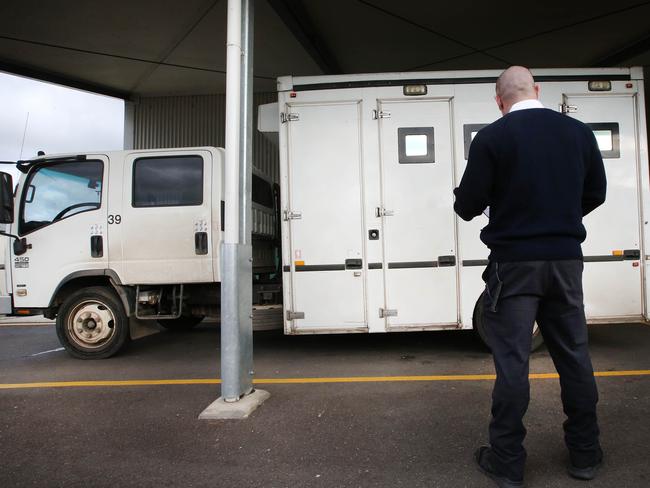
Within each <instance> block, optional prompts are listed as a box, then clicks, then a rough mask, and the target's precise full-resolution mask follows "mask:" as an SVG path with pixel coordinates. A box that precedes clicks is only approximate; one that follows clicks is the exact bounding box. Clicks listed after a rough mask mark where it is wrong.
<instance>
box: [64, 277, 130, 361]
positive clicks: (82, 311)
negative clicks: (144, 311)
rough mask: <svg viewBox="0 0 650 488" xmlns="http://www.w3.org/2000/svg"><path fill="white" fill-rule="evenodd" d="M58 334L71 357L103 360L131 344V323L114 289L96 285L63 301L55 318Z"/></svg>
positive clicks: (78, 291)
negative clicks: (129, 341) (129, 342)
mask: <svg viewBox="0 0 650 488" xmlns="http://www.w3.org/2000/svg"><path fill="white" fill-rule="evenodd" d="M56 333H57V335H58V336H59V341H61V344H62V345H63V347H65V349H66V350H67V351H68V353H69V354H70V355H72V356H74V357H76V358H79V359H104V358H108V357H111V356H113V355H114V354H116V353H117V352H118V351H119V350H120V349H122V347H123V346H124V345H125V344H126V343H127V342H128V340H129V320H128V318H127V316H126V313H125V312H124V307H123V305H122V302H121V301H120V299H119V298H118V296H117V295H116V294H115V293H114V292H113V291H112V290H110V289H107V288H104V287H100V286H93V287H89V288H83V289H81V290H77V291H75V292H74V293H72V294H71V295H69V296H68V297H67V298H66V299H65V300H64V302H63V303H62V304H61V307H60V308H59V313H58V314H57V317H56Z"/></svg>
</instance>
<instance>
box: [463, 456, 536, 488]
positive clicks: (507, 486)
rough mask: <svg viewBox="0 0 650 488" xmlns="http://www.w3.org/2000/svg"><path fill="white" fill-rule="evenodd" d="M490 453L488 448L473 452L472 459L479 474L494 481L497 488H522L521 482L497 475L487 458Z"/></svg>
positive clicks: (522, 483)
mask: <svg viewBox="0 0 650 488" xmlns="http://www.w3.org/2000/svg"><path fill="white" fill-rule="evenodd" d="M490 451H491V449H490V448H489V447H488V446H481V447H479V448H478V449H477V450H476V452H474V459H475V460H476V463H477V464H478V469H479V470H480V471H481V473H483V474H484V475H486V476H487V477H488V478H490V479H491V480H492V481H494V482H495V483H496V484H497V486H498V487H499V488H522V487H523V486H524V482H523V481H515V480H511V479H510V478H507V477H505V476H504V475H501V474H499V473H497V471H496V470H495V469H494V467H493V466H492V464H491V463H490V460H489V459H488V456H487V454H488V453H489V452H490Z"/></svg>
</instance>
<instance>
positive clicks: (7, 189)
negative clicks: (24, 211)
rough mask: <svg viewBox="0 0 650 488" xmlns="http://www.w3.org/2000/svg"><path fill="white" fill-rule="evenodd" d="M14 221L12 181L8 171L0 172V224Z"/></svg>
mask: <svg viewBox="0 0 650 488" xmlns="http://www.w3.org/2000/svg"><path fill="white" fill-rule="evenodd" d="M13 222H14V181H13V178H12V177H11V175H10V174H9V173H0V224H12V223H13Z"/></svg>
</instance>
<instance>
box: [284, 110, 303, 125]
mask: <svg viewBox="0 0 650 488" xmlns="http://www.w3.org/2000/svg"><path fill="white" fill-rule="evenodd" d="M296 120H300V115H299V114H292V113H290V112H282V113H281V114H280V121H281V122H282V123H283V124H284V123H285V122H295V121H296Z"/></svg>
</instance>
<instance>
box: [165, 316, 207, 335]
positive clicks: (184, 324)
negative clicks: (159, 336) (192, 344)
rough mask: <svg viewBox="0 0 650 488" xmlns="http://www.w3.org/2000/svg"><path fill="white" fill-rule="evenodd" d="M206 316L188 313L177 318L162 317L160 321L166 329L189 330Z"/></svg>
mask: <svg viewBox="0 0 650 488" xmlns="http://www.w3.org/2000/svg"><path fill="white" fill-rule="evenodd" d="M204 318H205V317H203V316H199V317H197V316H194V315H186V316H182V317H178V318H177V319H161V320H158V323H159V324H160V325H162V326H163V327H164V328H165V329H169V330H175V331H181V330H189V329H191V328H193V327H196V326H197V325H199V324H200V323H201V321H202V320H203V319H204Z"/></svg>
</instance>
